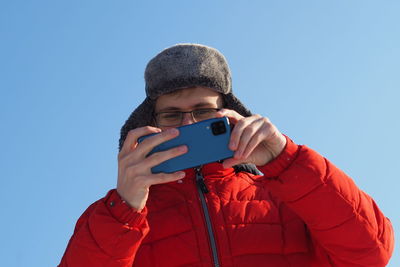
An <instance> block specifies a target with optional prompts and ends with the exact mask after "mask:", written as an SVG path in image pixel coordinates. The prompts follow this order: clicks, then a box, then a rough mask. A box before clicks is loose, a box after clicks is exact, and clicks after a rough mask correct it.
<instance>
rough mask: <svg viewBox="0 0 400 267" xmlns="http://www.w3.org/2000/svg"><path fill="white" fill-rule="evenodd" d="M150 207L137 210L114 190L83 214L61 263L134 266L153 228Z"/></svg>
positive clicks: (64, 266)
mask: <svg viewBox="0 0 400 267" xmlns="http://www.w3.org/2000/svg"><path fill="white" fill-rule="evenodd" d="M146 213H147V210H146V208H144V209H143V210H142V211H141V212H136V211H135V210H133V209H132V208H130V207H129V206H128V205H127V204H126V203H125V202H124V201H122V199H121V198H120V196H119V195H118V193H117V192H116V190H111V191H110V192H109V193H108V194H107V196H106V197H104V198H102V199H100V200H98V201H97V202H95V203H93V204H92V205H91V206H90V207H89V208H88V209H87V210H86V211H85V212H84V213H83V214H82V216H81V217H80V218H79V220H78V222H77V224H76V227H75V231H74V234H73V236H72V237H71V239H70V241H69V243H68V246H67V249H66V251H65V253H64V256H63V258H62V260H61V263H60V265H59V267H78V266H85V267H92V266H93V267H95V266H96V267H98V266H107V267H128V266H129V267H131V266H132V263H133V260H134V257H135V254H136V251H137V249H138V248H139V246H140V244H141V242H142V240H143V238H144V237H145V236H146V234H147V233H148V231H149V227H148V224H147V220H146Z"/></svg>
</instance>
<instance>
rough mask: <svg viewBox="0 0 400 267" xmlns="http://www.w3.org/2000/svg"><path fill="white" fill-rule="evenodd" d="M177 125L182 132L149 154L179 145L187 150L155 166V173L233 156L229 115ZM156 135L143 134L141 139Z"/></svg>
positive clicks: (195, 165) (153, 170)
mask: <svg viewBox="0 0 400 267" xmlns="http://www.w3.org/2000/svg"><path fill="white" fill-rule="evenodd" d="M177 129H178V130H179V136H177V137H175V138H174V139H171V140H168V141H166V142H164V143H162V144H160V145H158V146H156V147H155V148H154V149H153V150H152V151H151V152H150V153H149V154H148V155H147V156H149V155H151V154H153V153H155V152H159V151H164V150H168V149H170V148H173V147H177V146H180V145H186V146H187V147H188V152H187V153H186V154H183V155H180V156H178V157H175V158H172V159H169V160H167V161H164V162H162V163H161V164H159V165H157V166H155V167H153V168H152V169H151V171H152V173H160V172H165V173H172V172H176V171H180V170H185V169H188V168H193V167H197V166H201V165H203V164H207V163H211V162H215V161H219V160H223V159H227V158H231V157H233V151H232V150H230V149H229V147H228V144H229V139H230V136H231V128H230V125H229V120H228V118H227V117H223V118H214V119H208V120H204V121H200V122H197V123H193V124H189V125H184V126H181V127H178V128H177ZM153 135H155V134H150V135H146V136H142V137H140V138H139V139H138V142H139V143H140V142H142V141H143V140H144V139H146V138H148V137H150V136H153Z"/></svg>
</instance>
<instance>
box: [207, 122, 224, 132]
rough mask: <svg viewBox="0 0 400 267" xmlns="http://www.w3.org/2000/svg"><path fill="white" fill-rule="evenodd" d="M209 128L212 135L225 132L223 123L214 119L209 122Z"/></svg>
mask: <svg viewBox="0 0 400 267" xmlns="http://www.w3.org/2000/svg"><path fill="white" fill-rule="evenodd" d="M211 130H212V133H213V135H220V134H224V133H226V127H225V123H224V122H223V121H216V122H213V123H211Z"/></svg>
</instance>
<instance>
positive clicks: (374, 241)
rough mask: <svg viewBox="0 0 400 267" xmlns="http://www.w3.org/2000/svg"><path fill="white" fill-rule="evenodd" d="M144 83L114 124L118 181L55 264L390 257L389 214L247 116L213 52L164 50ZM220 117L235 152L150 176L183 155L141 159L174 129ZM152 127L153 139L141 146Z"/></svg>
mask: <svg viewBox="0 0 400 267" xmlns="http://www.w3.org/2000/svg"><path fill="white" fill-rule="evenodd" d="M145 80H146V94H147V97H146V99H145V100H144V101H143V103H142V104H141V105H140V106H139V107H138V108H137V109H136V110H135V111H134V112H133V113H132V115H131V116H130V117H129V119H128V120H127V121H126V123H125V125H124V126H123V127H122V130H121V138H120V153H119V156H118V181H117V188H116V189H115V190H111V191H110V192H109V193H108V194H107V195H106V196H105V197H104V198H102V199H100V200H98V201H97V202H95V203H94V204H92V205H91V206H90V207H89V208H88V209H87V210H86V211H85V212H84V214H83V215H82V216H81V217H80V219H79V220H78V222H77V225H76V228H75V231H74V234H73V236H72V238H71V240H70V242H69V244H68V247H67V250H66V252H65V254H64V257H63V259H62V261H61V263H60V266H62V267H65V266H69V267H71V266H115V267H117V266H118V267H128V266H150V267H151V266H204V267H206V266H223V267H225V266H226V267H228V266H238V267H244V266H385V265H386V264H387V262H388V260H389V258H390V256H391V253H392V250H393V232H392V227H391V224H390V221H389V220H388V219H387V218H385V216H384V215H383V214H382V213H381V211H380V210H379V209H378V207H377V206H376V204H375V203H374V201H373V200H372V199H371V197H369V196H368V195H367V194H365V193H364V192H362V191H361V190H360V189H358V188H357V187H356V185H355V184H354V183H353V181H352V180H351V179H350V178H349V177H347V176H346V175H345V174H344V173H343V172H341V171H340V170H339V169H337V168H336V167H335V166H334V165H333V164H332V163H330V162H329V161H328V160H326V159H325V158H323V157H322V156H320V155H319V154H317V153H316V152H315V151H313V150H311V149H310V148H308V147H306V146H299V145H297V144H295V143H294V142H293V141H291V140H290V139H289V138H288V137H286V136H284V135H283V134H282V133H280V132H279V130H278V129H277V128H276V127H275V126H274V125H273V124H272V123H271V122H270V121H269V119H267V118H265V117H262V116H260V115H252V114H251V112H250V111H249V110H248V109H247V108H246V107H245V106H244V105H243V104H242V103H241V102H240V101H239V100H238V99H237V98H236V97H235V96H234V95H233V93H232V88H231V76H230V71H229V67H228V65H227V62H226V60H225V58H224V57H223V55H222V54H221V53H220V52H218V51H217V50H215V49H213V48H210V47H207V46H203V45H197V44H181V45H176V46H173V47H170V48H168V49H165V50H164V51H162V52H161V53H159V54H158V55H157V56H156V57H154V58H153V59H152V60H151V61H150V62H149V63H148V65H147V67H146V72H145ZM223 116H226V117H228V118H229V121H230V123H231V124H233V125H234V128H233V130H232V135H231V139H230V143H229V148H230V149H231V150H233V151H234V157H233V158H230V159H227V160H225V161H223V162H222V163H221V162H215V163H210V164H206V165H204V166H201V167H199V168H195V169H187V170H184V171H179V172H176V173H171V174H166V173H159V174H153V173H152V172H151V168H152V167H154V166H156V165H158V164H160V163H161V162H164V161H166V160H168V159H170V158H173V157H177V156H179V155H182V154H184V153H186V152H187V147H186V146H180V147H176V148H172V149H170V150H167V151H163V152H158V153H155V154H152V155H151V156H148V157H147V154H148V153H149V152H150V151H151V150H152V149H153V148H154V147H155V146H156V145H158V144H161V143H163V142H165V141H167V140H170V139H172V138H175V137H177V136H178V135H179V131H178V130H177V129H176V127H178V126H181V125H187V124H192V123H195V122H197V121H200V120H204V119H208V118H214V117H223ZM151 133H159V134H157V135H154V136H153V137H151V138H148V139H146V140H145V141H143V142H141V143H140V144H138V142H137V140H138V138H139V137H141V136H144V135H147V134H151ZM204 147H205V148H206V147H207V144H204ZM255 166H257V169H256V168H255ZM259 171H260V172H261V173H262V174H263V175H259ZM199 177H200V178H199ZM196 179H201V181H203V182H204V184H205V187H202V188H201V189H199V188H198V184H197V183H196Z"/></svg>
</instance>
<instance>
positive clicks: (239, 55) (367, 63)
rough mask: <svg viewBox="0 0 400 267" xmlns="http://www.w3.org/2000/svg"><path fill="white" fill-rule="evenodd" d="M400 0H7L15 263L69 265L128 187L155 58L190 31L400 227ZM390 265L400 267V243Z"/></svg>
mask: <svg viewBox="0 0 400 267" xmlns="http://www.w3.org/2000/svg"><path fill="white" fill-rule="evenodd" d="M399 14H400V1H397V0H396V1H395V0H393V1H385V0H382V1H368V0H363V1H361V0H359V1H358V0H351V1H348V0H346V1H342V0H341V1H320V0H319V1H317V0H315V1H309V0H305V1H297V0H296V1H295V0H293V1H270V0H262V1H261V0H259V1H232V0H230V1H222V0H221V1H204V0H203V1H183V0H181V1H177V0H174V1H171V0H170V1H125V0H122V1H103V0H96V1H94V0H93V1H82V0H79V1H77V0H69V1H54V0H48V1H43V0H35V1H21V0H12V1H6V0H2V1H0V127H1V131H0V147H1V151H0V178H1V194H0V203H1V220H0V234H1V238H0V258H1V266H7V267H8V266H31V267H44V266H56V265H57V264H58V263H59V261H60V258H61V257H62V254H63V252H64V250H65V247H66V245H67V242H68V240H69V238H70V236H71V234H72V231H73V228H74V225H75V222H76V220H77V219H78V217H79V216H80V214H81V213H82V212H83V211H84V210H85V209H86V207H87V206H88V205H89V204H91V203H92V202H94V201H95V200H97V199H98V198H101V197H102V196H104V195H105V194H106V193H107V191H108V190H109V189H111V188H113V187H115V184H116V177H117V160H116V159H117V151H118V139H119V131H120V127H121V126H122V124H123V123H124V121H125V120H126V119H127V117H128V116H129V114H130V113H131V111H132V110H133V109H134V108H135V107H136V106H137V105H138V104H139V103H140V102H141V101H142V100H143V98H144V79H143V72H144V68H145V65H146V63H147V62H148V60H149V59H151V58H152V57H153V56H154V55H155V54H156V53H158V52H159V51H161V50H162V49H164V48H166V47H169V46H171V45H173V44H176V43H181V42H195V43H202V44H207V45H210V46H213V47H216V48H217V49H219V50H220V51H221V52H222V53H223V54H224V55H225V56H226V57H227V59H228V61H229V63H230V67H231V70H232V74H233V87H234V92H235V93H236V95H237V96H238V97H239V98H240V99H241V100H242V101H243V102H244V103H246V105H247V106H248V107H249V108H250V109H251V110H252V111H253V112H254V113H259V114H262V115H264V116H268V117H269V118H270V119H271V120H272V121H273V122H274V123H275V124H276V125H277V127H278V128H279V129H280V130H281V131H282V132H284V133H285V134H287V135H289V136H290V137H291V138H292V139H293V140H294V141H295V142H297V143H299V144H307V145H308V146H310V147H312V148H314V149H315V150H317V151H318V152H319V153H321V154H322V155H324V156H326V157H327V158H328V159H329V160H331V161H332V162H333V163H335V164H336V165H337V166H339V167H340V168H341V169H343V170H344V171H345V172H346V173H348V174H349V175H350V176H352V177H353V179H354V180H355V182H356V183H357V184H358V185H359V187H360V188H361V189H362V190H364V191H366V192H367V193H369V194H370V195H372V196H373V197H374V199H375V200H376V202H377V203H378V205H379V206H380V208H381V209H382V211H383V212H384V213H385V215H386V216H387V217H389V218H390V219H391V220H392V222H393V224H394V228H395V230H397V232H398V231H399V230H400V218H399V214H400V212H399V210H400V208H399V206H400V200H399V188H400V176H399V171H398V169H399V166H400V159H399V151H400V145H399V135H400V119H399V116H400V108H399V104H398V102H399V99H400V93H399V92H400V72H399V69H400V15H399ZM389 266H400V255H399V250H398V249H397V251H396V250H395V253H394V256H393V258H392V260H391V263H390V264H389Z"/></svg>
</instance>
